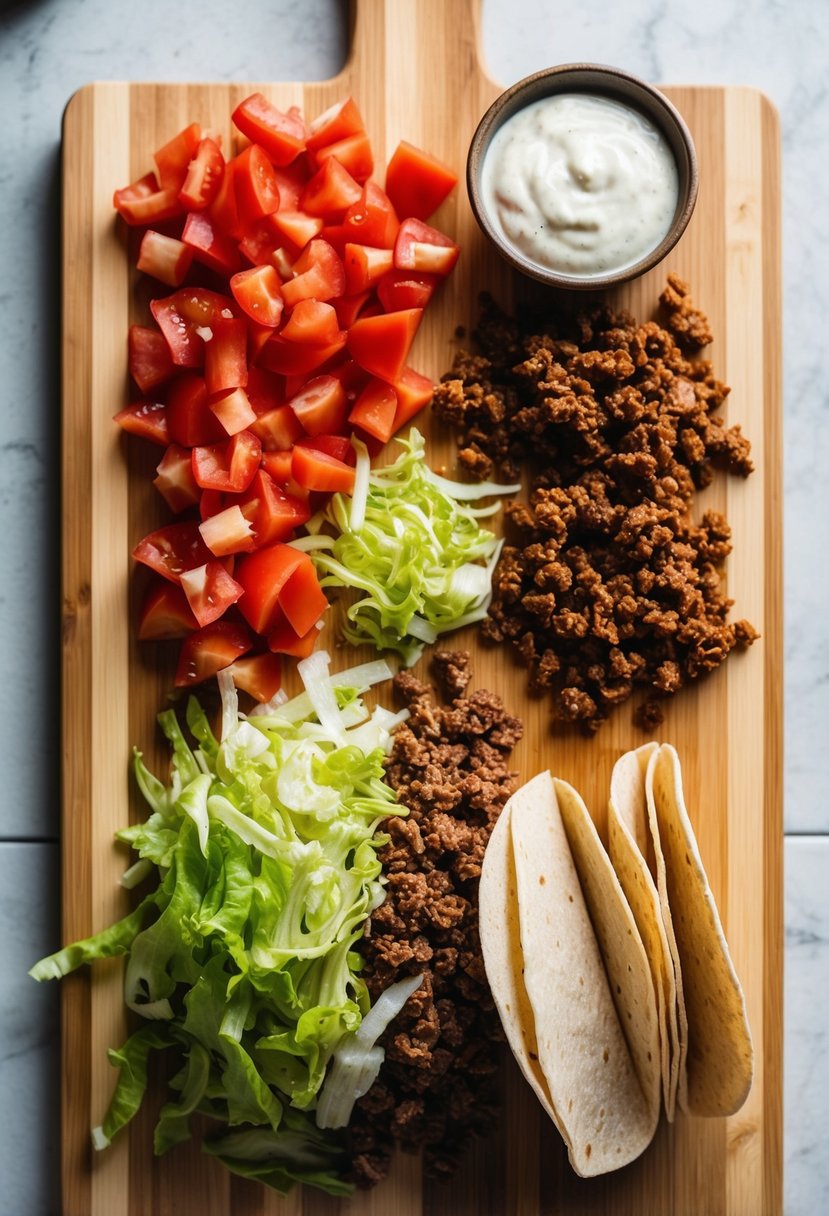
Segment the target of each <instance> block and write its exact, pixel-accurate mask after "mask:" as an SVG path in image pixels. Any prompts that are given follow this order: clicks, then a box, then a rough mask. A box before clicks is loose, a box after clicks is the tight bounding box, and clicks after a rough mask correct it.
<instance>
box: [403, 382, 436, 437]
mask: <svg viewBox="0 0 829 1216" xmlns="http://www.w3.org/2000/svg"><path fill="white" fill-rule="evenodd" d="M394 391H395V392H396V393H397V412H396V414H395V415H394V430H395V432H396V431H399V430H400V428H401V427H402V426H405V425H406V423H407V422H409V421H411V419H412V418H414V416H415V414H418V413H419V412H420V411H421V410H422V409H423V408H424V406H427V405H428V404H429V403H430V402H431V400H432V395H433V393H434V391H435V386H434V384H433V383H432V381H431V380H430V379H429V377H428V376H421V374H420V372H416V371H415V370H414V368H411V367H404V368H403V371H402V372H401V373H400V376H399V377H398V379H397V380H395V382H394Z"/></svg>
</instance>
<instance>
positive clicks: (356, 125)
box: [307, 97, 366, 152]
mask: <svg viewBox="0 0 829 1216" xmlns="http://www.w3.org/2000/svg"><path fill="white" fill-rule="evenodd" d="M365 129H366V128H365V123H364V122H363V119H362V116H361V114H360V111H359V110H358V109H357V103H356V102H355V101H354V98H353V97H346V98H345V100H344V101H337V102H335V103H334V105H333V106H329V108H328V109H327V110H324V111H323V113H322V114H319V115H318V116H317V117H316V118H315V119H314V121H313V122H312V123H311V125H310V128H309V130H310V134H309V135H308V139H307V146H308V148H310V150H311V151H312V152H315V151H317V149H319V148H324V147H326V145H328V144H333V143H336V142H337V141H338V140H341V139H347V138H348V136H349V135H359V134H360V133H361V132H363V131H365Z"/></svg>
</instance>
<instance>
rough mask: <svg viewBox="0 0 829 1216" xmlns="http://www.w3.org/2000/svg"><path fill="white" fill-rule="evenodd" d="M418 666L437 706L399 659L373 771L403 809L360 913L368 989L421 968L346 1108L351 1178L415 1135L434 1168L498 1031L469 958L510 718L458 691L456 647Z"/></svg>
mask: <svg viewBox="0 0 829 1216" xmlns="http://www.w3.org/2000/svg"><path fill="white" fill-rule="evenodd" d="M432 668H433V671H434V672H435V675H436V677H437V679H438V680H439V682H440V683H441V685H442V686H443V689H444V691H445V693H446V695H447V697H451V698H452V700H451V701H450V703H449V705H448V706H447V707H446V708H442V707H440V706H439V705H436V704H435V702H434V701H433V699H432V697H431V694H430V690H429V689H428V688H427V686H426V685H425V684H422V683H421V682H420V681H419V680H417V679H415V677H414V676H413V675H412V674H411V673H409V672H403V673H401V674H400V675H398V676H396V677H395V690H396V693H397V695H398V696H399V697H400V698H401V699H402V700H403V702H404V703H405V704H406V705H407V706H408V708H409V711H410V715H411V716H410V717H409V719H408V721H407V722H406V723H405V724H404V725H403V726H402V727H401V728H400V729H398V731H397V732H396V734H395V738H394V748H393V751H392V753H391V756H390V757H389V760H388V763H387V775H386V779H387V781H388V782H389V783H390V784H391V785H392V787H393V788H394V789H395V790H396V791H397V793H398V796H399V799H400V801H401V802H402V803H403V804H404V805H405V806H407V807H408V808H409V816H408V818H406V819H390V820H389V821H388V823H387V824H386V830H387V831H388V833H389V836H390V837H391V839H390V840H389V843H388V844H387V845H386V846H385V847H384V848H383V850H382V851H381V853H380V859H381V861H382V863H383V871H384V873H385V874H386V875H387V877H388V886H387V888H386V900H385V903H383V904H382V905H381V907H379V908H378V909H377V911H376V912H374V913H373V914H372V916H371V918H370V920H369V922H368V924H367V926H366V932H365V936H364V938H363V941H362V943H361V947H360V949H361V952H362V954H363V957H364V959H365V967H364V969H363V972H362V974H363V977H364V978H365V980H366V983H367V984H368V987H369V991H370V992H371V997H372V1000H376V999H377V997H378V996H379V994H380V993H381V992H382V990H383V989H384V988H387V987H388V986H389V984H393V983H394V982H395V981H396V980H398V979H403V978H404V977H405V976H407V975H415V974H418V973H423V974H424V975H425V979H424V981H423V983H422V985H421V987H420V988H419V989H418V990H417V991H416V992H415V993H414V994H413V996H411V997H410V998H409V1000H408V1002H407V1003H406V1005H405V1006H404V1008H403V1010H402V1011H401V1013H400V1014H399V1015H398V1017H396V1018H395V1019H394V1021H393V1022H392V1024H391V1026H390V1027H389V1029H388V1031H387V1032H386V1035H385V1036H384V1038H383V1039H382V1040H381V1042H382V1043H383V1045H384V1046H385V1049H386V1058H385V1061H384V1063H383V1067H382V1070H381V1072H380V1076H379V1078H378V1080H377V1081H376V1082H375V1084H374V1085H373V1086H372V1088H371V1089H370V1090H369V1091H368V1093H367V1094H366V1095H365V1097H364V1098H362V1099H361V1100H360V1101H359V1102H358V1103H357V1105H356V1107H355V1109H354V1114H353V1116H352V1119H351V1123H350V1130H351V1135H352V1146H353V1159H354V1175H355V1180H356V1181H357V1182H358V1184H359V1185H361V1186H373V1185H374V1184H375V1183H376V1182H379V1181H380V1179H382V1178H383V1177H385V1175H386V1173H387V1170H388V1166H389V1162H390V1160H391V1156H392V1151H393V1149H394V1146H395V1144H399V1145H400V1146H401V1147H402V1148H404V1149H406V1150H409V1151H414V1150H416V1149H418V1148H420V1147H421V1146H422V1147H423V1150H424V1162H425V1167H426V1169H427V1171H428V1172H429V1173H430V1174H431V1175H432V1176H433V1177H447V1176H448V1175H449V1174H451V1173H452V1172H453V1171H454V1170H455V1169H456V1167H457V1165H458V1162H459V1159H460V1156H461V1154H462V1153H463V1150H464V1147H465V1145H466V1143H467V1142H468V1141H469V1139H470V1137H471V1136H473V1135H477V1134H481V1133H483V1132H485V1131H488V1130H489V1129H490V1127H491V1126H492V1124H493V1122H494V1120H495V1118H496V1114H497V1107H498V1095H497V1085H496V1075H495V1074H496V1069H497V1065H498V1052H499V1042H500V1041H501V1040H502V1038H503V1035H502V1031H501V1024H500V1021H499V1019H498V1014H497V1012H496V1010H495V1008H494V1005H493V1002H492V997H491V995H490V992H489V986H488V984H487V980H486V974H485V972H484V966H483V961H482V958H481V947H480V941H479V938H478V880H479V878H480V874H481V862H482V860H483V856H484V849H485V848H486V844H487V841H488V840H489V836H490V833H491V831H492V828H493V826H494V824H495V821H496V820H497V818H498V815H499V814H500V812H501V809H502V807H503V806H504V803H505V802H506V801H507V798H508V797H509V796H510V794H512V793H513V792H514V790H515V788H516V775H515V774H514V773H511V772H510V771H509V770H508V768H507V763H506V761H507V756H508V755H509V753H510V751H511V750H512V748H513V747H514V746H515V744H516V743H517V742H518V740H519V739H520V737H521V731H522V728H521V723H520V722H519V721H518V720H517V719H516V718H513V717H510V715H509V714H507V713H506V712H505V710H504V707H503V706H502V704H501V702H500V700H499V699H498V697H496V696H495V695H494V694H492V693H490V692H485V691H482V690H479V691H477V692H472V693H469V694H467V693H466V687H467V684H468V683H469V680H470V675H471V673H470V670H469V656H468V654H466V653H453V652H444V653H442V654H437V655H436V656H435V658H434V660H433V665H432Z"/></svg>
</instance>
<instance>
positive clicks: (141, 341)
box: [127, 325, 175, 393]
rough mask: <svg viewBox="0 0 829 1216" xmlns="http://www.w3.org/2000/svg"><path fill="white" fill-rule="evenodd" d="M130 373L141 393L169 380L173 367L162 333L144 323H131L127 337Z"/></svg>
mask: <svg viewBox="0 0 829 1216" xmlns="http://www.w3.org/2000/svg"><path fill="white" fill-rule="evenodd" d="M127 345H128V352H129V354H128V359H129V369H130V375H131V376H132V378H133V380H134V381H135V383H136V384H137V385H138V387H139V388H140V389H141V392H142V393H150V392H152V390H153V389H154V388H155V387H156V386H157V385H159V384H163V383H164V381H165V380H169V378H170V376H172V374H173V372H174V371H175V368H174V366H173V361H172V359H171V358H170V351H169V348H168V346H167V343H166V342H165V341H164V335H163V334H160V333H159V332H158V330H157V329H147V328H146V327H145V326H144V325H131V326H130V328H129V333H128V337H127Z"/></svg>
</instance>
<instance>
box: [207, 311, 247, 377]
mask: <svg viewBox="0 0 829 1216" xmlns="http://www.w3.org/2000/svg"><path fill="white" fill-rule="evenodd" d="M210 328H211V330H212V331H213V336H212V338H210V340H209V341H208V342H205V344H204V382H205V384H206V385H207V392H208V394H209V395H210V396H211V397H216V396H218V395H220V394H221V393H226V392H227V391H228V390H229V389H232V388H244V387H245V385H246V384H247V382H248V330H247V324H246V322H245V321H241V320H239V319H238V318H236V317H230V318H228V319H225V318H220V319H219V320H217V321H214V322H213V324H212V325H211V327H210Z"/></svg>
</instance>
